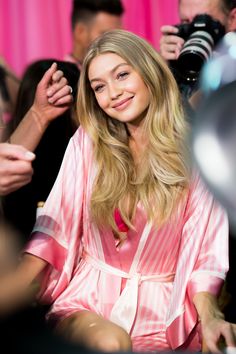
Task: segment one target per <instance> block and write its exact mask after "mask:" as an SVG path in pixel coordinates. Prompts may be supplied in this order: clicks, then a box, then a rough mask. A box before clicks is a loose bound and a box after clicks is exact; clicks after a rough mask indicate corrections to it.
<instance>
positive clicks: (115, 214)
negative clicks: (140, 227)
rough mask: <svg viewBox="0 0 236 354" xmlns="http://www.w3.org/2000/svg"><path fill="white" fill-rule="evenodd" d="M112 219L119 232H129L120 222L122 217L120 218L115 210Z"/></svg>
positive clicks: (122, 222)
mask: <svg viewBox="0 0 236 354" xmlns="http://www.w3.org/2000/svg"><path fill="white" fill-rule="evenodd" d="M114 218H115V222H116V225H117V227H118V229H119V230H120V231H121V232H127V231H129V228H128V226H127V225H126V224H125V223H124V221H123V220H122V217H121V215H120V212H119V210H118V209H116V210H115V213H114Z"/></svg>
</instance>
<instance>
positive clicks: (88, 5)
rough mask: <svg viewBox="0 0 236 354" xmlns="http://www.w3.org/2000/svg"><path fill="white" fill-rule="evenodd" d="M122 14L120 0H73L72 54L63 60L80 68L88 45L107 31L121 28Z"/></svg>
mask: <svg viewBox="0 0 236 354" xmlns="http://www.w3.org/2000/svg"><path fill="white" fill-rule="evenodd" d="M123 12H124V9H123V5H122V1H121V0H73V5H72V13H71V27H72V28H71V29H72V52H71V53H70V54H68V55H66V56H65V58H64V59H65V60H68V61H71V62H73V63H76V64H77V65H78V67H79V68H81V64H82V62H83V59H84V56H85V53H86V51H87V49H88V47H89V45H90V43H91V42H92V41H93V40H94V39H95V38H97V37H98V36H99V35H101V34H102V33H104V32H106V31H108V30H111V29H115V28H121V26H122V23H121V21H122V15H123Z"/></svg>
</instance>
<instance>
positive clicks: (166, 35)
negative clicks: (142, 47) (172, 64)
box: [160, 26, 184, 60]
mask: <svg viewBox="0 0 236 354" xmlns="http://www.w3.org/2000/svg"><path fill="white" fill-rule="evenodd" d="M178 31H179V30H178V28H176V27H175V26H162V27H161V33H162V36H161V39H160V53H161V56H162V57H163V58H164V59H165V60H176V59H178V57H179V53H180V51H181V49H182V47H183V44H184V39H183V38H181V37H179V36H178Z"/></svg>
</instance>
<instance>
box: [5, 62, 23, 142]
mask: <svg viewBox="0 0 236 354" xmlns="http://www.w3.org/2000/svg"><path fill="white" fill-rule="evenodd" d="M19 85H20V80H19V78H18V77H17V76H16V74H15V73H14V72H13V70H12V69H11V68H10V66H9V65H8V64H7V62H6V61H5V59H4V58H3V56H0V142H1V141H3V140H4V137H5V129H6V127H7V124H8V121H9V120H10V119H11V114H12V113H13V110H14V107H15V103H16V98H17V93H18V89H19Z"/></svg>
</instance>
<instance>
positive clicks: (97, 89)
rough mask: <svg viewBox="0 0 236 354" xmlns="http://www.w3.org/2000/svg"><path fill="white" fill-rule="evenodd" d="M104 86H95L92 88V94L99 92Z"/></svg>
mask: <svg viewBox="0 0 236 354" xmlns="http://www.w3.org/2000/svg"><path fill="white" fill-rule="evenodd" d="M103 87H104V85H97V86H95V87H94V89H93V90H94V92H100V91H101V90H102V89H103Z"/></svg>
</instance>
